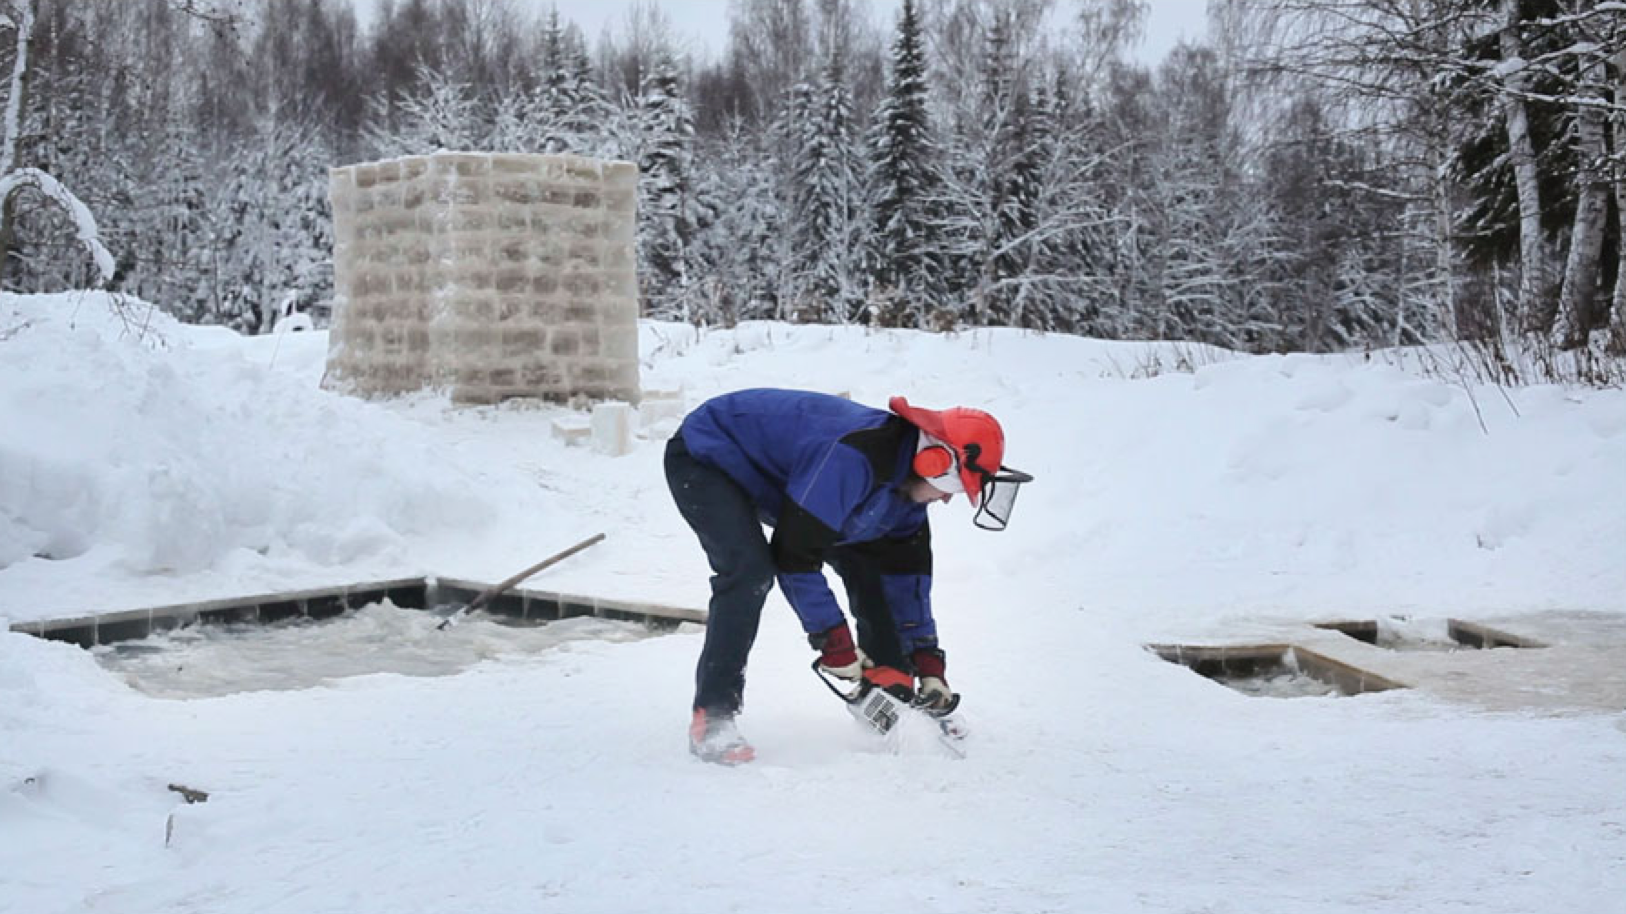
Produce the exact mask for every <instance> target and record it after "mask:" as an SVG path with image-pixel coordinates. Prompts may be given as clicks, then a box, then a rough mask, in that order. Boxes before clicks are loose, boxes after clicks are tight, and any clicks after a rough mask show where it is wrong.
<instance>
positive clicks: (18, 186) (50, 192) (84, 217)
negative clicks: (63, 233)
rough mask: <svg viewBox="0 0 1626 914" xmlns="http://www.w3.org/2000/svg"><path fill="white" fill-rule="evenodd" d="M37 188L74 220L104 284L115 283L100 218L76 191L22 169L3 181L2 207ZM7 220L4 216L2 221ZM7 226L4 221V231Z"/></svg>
mask: <svg viewBox="0 0 1626 914" xmlns="http://www.w3.org/2000/svg"><path fill="white" fill-rule="evenodd" d="M25 187H27V188H33V189H34V190H37V191H39V192H40V193H41V194H44V195H45V197H46V198H47V199H49V200H51V201H52V202H54V203H56V204H57V205H58V206H60V207H62V209H63V211H64V212H66V213H67V214H68V218H69V219H71V220H73V226H74V234H75V236H77V237H78V239H79V243H80V244H83V245H84V246H85V249H86V250H87V251H89V252H90V256H91V259H93V260H94V261H95V262H96V271H97V272H98V273H100V274H101V277H102V283H103V284H104V285H105V284H106V283H109V282H112V281H113V271H114V262H113V255H112V254H111V253H109V252H108V250H107V248H106V247H105V246H104V245H103V244H102V240H101V236H100V234H99V233H98V232H97V230H96V217H95V216H93V215H91V213H90V207H88V206H86V205H85V204H84V201H82V200H80V199H79V198H78V197H76V196H74V195H73V191H71V190H68V188H66V187H64V186H63V184H62V182H60V181H58V180H57V179H55V178H53V177H51V176H50V175H48V174H46V173H45V172H43V171H40V170H39V169H38V168H19V169H17V170H16V171H13V172H11V173H10V174H7V175H5V176H3V177H0V207H3V205H4V203H5V202H6V201H8V200H10V199H11V196H12V194H15V193H17V192H18V191H20V190H22V189H23V188H25ZM3 219H4V216H3V215H0V220H3ZM4 227H5V226H4V223H3V221H0V229H3V228H4Z"/></svg>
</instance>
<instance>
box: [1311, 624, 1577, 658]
mask: <svg viewBox="0 0 1626 914" xmlns="http://www.w3.org/2000/svg"><path fill="white" fill-rule="evenodd" d="M1316 628H1323V629H1328V630H1330V631H1336V632H1342V633H1344V634H1345V635H1348V636H1349V637H1351V638H1354V639H1355V640H1357V641H1364V642H1366V643H1367V644H1372V645H1376V646H1378V647H1381V648H1387V649H1388V650H1392V651H1456V650H1462V649H1465V648H1466V649H1471V650H1477V649H1489V648H1498V647H1519V648H1536V647H1544V646H1545V645H1542V644H1541V643H1539V642H1536V641H1532V640H1531V639H1529V638H1521V637H1519V636H1518V635H1510V634H1508V633H1507V632H1504V631H1499V630H1497V629H1494V628H1491V627H1489V626H1486V625H1481V624H1479V623H1477V622H1464V621H1462V620H1461V619H1411V618H1407V617H1405V616H1379V617H1378V618H1376V619H1361V620H1355V621H1346V622H1322V623H1319V624H1317V625H1316Z"/></svg>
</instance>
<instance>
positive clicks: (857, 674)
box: [807, 622, 872, 682]
mask: <svg viewBox="0 0 1626 914" xmlns="http://www.w3.org/2000/svg"><path fill="white" fill-rule="evenodd" d="M807 641H808V643H809V644H811V645H813V649H814V650H816V651H818V652H819V669H820V670H821V671H823V672H825V673H828V674H830V675H831V676H834V677H836V678H837V679H845V680H847V681H848V682H857V681H858V680H859V679H860V678H861V677H862V676H863V675H864V670H865V669H866V668H868V667H870V666H872V664H871V663H870V660H869V658H868V657H866V656H864V652H863V651H862V650H859V649H858V647H857V646H856V645H854V644H853V633H852V629H850V628H848V627H847V623H845V622H843V623H841V624H840V625H838V626H836V627H835V628H832V629H830V630H829V631H824V632H814V633H813V634H811V635H808V636H807Z"/></svg>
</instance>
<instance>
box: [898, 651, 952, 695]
mask: <svg viewBox="0 0 1626 914" xmlns="http://www.w3.org/2000/svg"><path fill="white" fill-rule="evenodd" d="M909 659H910V660H911V661H912V662H913V663H914V665H915V675H916V676H919V677H920V687H919V688H918V689H916V690H915V703H916V704H918V705H921V706H922V707H925V708H927V709H928V710H939V711H940V710H947V709H948V708H950V707H951V706H952V705H953V702H954V698H955V696H954V690H953V689H950V688H949V685H948V681H947V680H946V679H944V678H943V676H944V672H945V671H946V670H947V668H948V660H947V658H946V657H945V656H944V654H943V652H942V651H941V650H939V649H937V648H935V647H930V648H927V647H923V648H920V649H918V650H916V651H915V652H914V653H913V654H910V655H909Z"/></svg>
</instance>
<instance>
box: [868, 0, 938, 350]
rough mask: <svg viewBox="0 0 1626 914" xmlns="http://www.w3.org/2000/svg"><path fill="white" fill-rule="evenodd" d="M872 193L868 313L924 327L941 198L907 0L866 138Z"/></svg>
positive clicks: (915, 25)
mask: <svg viewBox="0 0 1626 914" xmlns="http://www.w3.org/2000/svg"><path fill="white" fill-rule="evenodd" d="M869 149H870V162H871V167H872V169H873V175H872V177H871V179H870V186H871V188H872V193H873V194H874V197H873V203H872V213H873V218H874V220H875V230H874V235H873V244H874V248H875V250H874V252H873V255H872V260H871V276H872V280H873V283H874V287H875V288H874V290H873V291H872V296H878V301H877V302H875V303H874V305H872V307H875V308H878V309H879V313H878V314H872V319H876V320H879V321H880V322H882V323H884V324H886V325H902V326H917V327H918V326H925V324H926V319H927V316H928V315H929V314H930V313H931V312H932V310H933V309H935V307H937V306H938V305H939V304H941V302H942V293H943V290H942V283H941V274H940V272H939V270H940V267H941V256H940V255H941V252H942V249H943V244H942V240H941V238H940V236H939V233H938V231H937V226H936V224H935V221H934V216H935V214H934V213H933V212H932V206H933V202H934V201H938V200H941V199H942V196H941V193H940V192H939V190H938V176H937V173H936V168H937V162H936V155H935V152H936V147H935V145H934V142H933V139H932V128H931V121H930V117H929V114H928V108H927V86H926V56H925V44H924V40H923V33H922V29H921V22H920V14H919V11H918V9H917V5H916V3H915V0H903V8H902V10H901V11H900V12H899V14H898V32H897V37H896V38H895V40H894V41H893V43H892V58H891V67H890V72H889V73H888V75H887V90H886V95H885V96H884V97H883V99H882V101H881V105H880V110H879V111H877V112H876V115H875V119H874V123H873V125H872V126H871V134H870V141H869Z"/></svg>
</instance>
